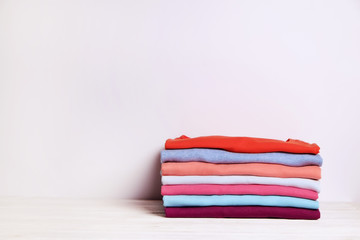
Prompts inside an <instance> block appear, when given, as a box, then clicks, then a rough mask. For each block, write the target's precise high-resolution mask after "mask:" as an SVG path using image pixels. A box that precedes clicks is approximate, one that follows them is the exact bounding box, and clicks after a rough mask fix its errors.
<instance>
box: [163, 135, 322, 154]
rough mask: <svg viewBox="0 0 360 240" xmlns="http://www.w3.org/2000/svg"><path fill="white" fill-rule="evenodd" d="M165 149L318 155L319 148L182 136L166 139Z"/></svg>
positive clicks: (293, 142)
mask: <svg viewBox="0 0 360 240" xmlns="http://www.w3.org/2000/svg"><path fill="white" fill-rule="evenodd" d="M165 148H166V149H184V148H219V149H224V150H227V151H230V152H239V153H265V152H288V153H311V154H318V153H319V150H320V148H319V146H318V145H316V144H315V143H313V144H310V143H307V142H303V141H300V140H295V139H288V140H287V141H281V140H275V139H266V138H252V137H226V136H207V137H196V138H189V137H187V136H185V135H182V136H181V137H179V138H175V139H168V140H167V141H166V143H165Z"/></svg>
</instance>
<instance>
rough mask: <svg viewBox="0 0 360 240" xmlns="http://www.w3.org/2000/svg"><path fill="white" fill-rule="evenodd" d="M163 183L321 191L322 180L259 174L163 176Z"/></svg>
mask: <svg viewBox="0 0 360 240" xmlns="http://www.w3.org/2000/svg"><path fill="white" fill-rule="evenodd" d="M161 181H162V184H163V185H177V184H263V185H282V186H290V187H298V188H305V189H310V190H314V191H316V192H320V182H319V181H316V180H311V179H303V178H275V177H258V176H162V177H161Z"/></svg>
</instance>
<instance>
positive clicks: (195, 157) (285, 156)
mask: <svg viewBox="0 0 360 240" xmlns="http://www.w3.org/2000/svg"><path fill="white" fill-rule="evenodd" d="M194 161H195V162H197V161H200V162H209V163H275V164H282V165H287V166H294V167H299V166H307V165H317V166H321V165H322V158H321V156H320V155H319V154H317V155H313V154H291V153H280V152H271V153H233V152H228V151H225V150H218V149H205V148H193V149H180V150H162V151H161V162H162V163H164V162H194Z"/></svg>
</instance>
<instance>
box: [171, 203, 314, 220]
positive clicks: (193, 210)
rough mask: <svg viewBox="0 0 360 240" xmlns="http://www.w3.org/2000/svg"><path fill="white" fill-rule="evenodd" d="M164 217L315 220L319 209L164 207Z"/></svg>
mask: <svg viewBox="0 0 360 240" xmlns="http://www.w3.org/2000/svg"><path fill="white" fill-rule="evenodd" d="M165 215H166V217H173V218H284V219H306V220H317V219H319V218H320V211H319V210H318V209H317V210H311V209H304V208H291V207H263V206H239V207H238V206H228V207H166V208H165Z"/></svg>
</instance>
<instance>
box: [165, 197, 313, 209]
mask: <svg viewBox="0 0 360 240" xmlns="http://www.w3.org/2000/svg"><path fill="white" fill-rule="evenodd" d="M163 202H164V206H165V207H197V206H199V207H205V206H272V207H297V208H309V209H318V208H319V202H317V201H314V200H309V199H304V198H294V197H287V196H259V195H211V196H204V195H174V196H163Z"/></svg>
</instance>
